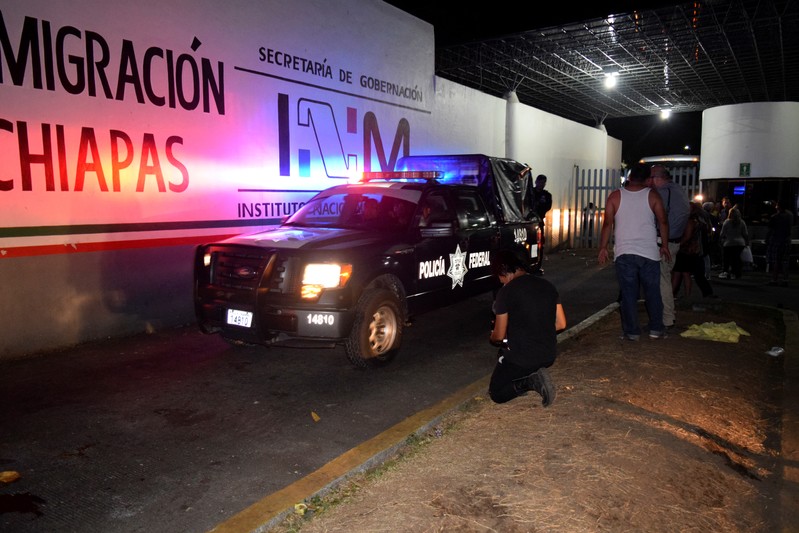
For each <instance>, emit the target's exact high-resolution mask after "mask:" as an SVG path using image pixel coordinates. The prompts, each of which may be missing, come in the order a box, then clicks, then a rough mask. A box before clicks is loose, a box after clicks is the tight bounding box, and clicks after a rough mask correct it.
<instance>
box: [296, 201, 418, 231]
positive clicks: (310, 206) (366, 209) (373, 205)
mask: <svg viewBox="0 0 799 533" xmlns="http://www.w3.org/2000/svg"><path fill="white" fill-rule="evenodd" d="M416 208H417V205H416V204H415V203H413V202H410V201H408V200H404V199H401V198H396V197H393V196H388V195H384V194H380V193H341V194H333V195H330V196H325V197H316V198H314V199H312V200H311V201H309V202H308V203H307V204H305V205H304V206H302V207H301V208H300V209H299V210H298V211H297V212H296V213H294V214H293V215H292V216H291V217H290V218H289V219H288V220H287V221H286V222H285V224H284V225H287V226H298V227H326V228H349V229H363V230H371V231H386V232H394V231H404V230H406V229H408V226H409V225H410V222H411V219H412V218H413V216H414V214H415V213H416Z"/></svg>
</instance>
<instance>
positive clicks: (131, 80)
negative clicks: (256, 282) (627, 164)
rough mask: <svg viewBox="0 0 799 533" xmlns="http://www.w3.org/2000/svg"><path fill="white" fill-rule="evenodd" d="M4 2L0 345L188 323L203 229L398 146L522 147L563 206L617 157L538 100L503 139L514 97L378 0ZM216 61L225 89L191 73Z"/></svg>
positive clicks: (605, 142) (249, 214) (266, 208)
mask: <svg viewBox="0 0 799 533" xmlns="http://www.w3.org/2000/svg"><path fill="white" fill-rule="evenodd" d="M0 15H2V26H0V46H1V47H2V50H0V57H2V58H3V59H2V61H0V202H2V203H1V204H0V205H2V209H0V279H3V284H2V287H0V316H2V320H1V321H0V357H17V356H20V355H23V354H27V353H31V352H36V351H40V350H44V349H52V348H59V347H61V346H64V345H71V344H75V343H80V342H84V341H89V340H95V339H101V338H106V337H109V336H118V335H124V334H130V333H137V332H142V331H151V330H154V329H159V328H163V327H169V326H173V325H176V324H183V323H190V322H192V321H193V318H194V317H193V303H192V252H193V248H194V246H195V245H196V244H198V243H200V242H203V241H206V240H212V239H217V238H220V237H222V236H226V235H231V234H235V233H242V232H248V231H253V230H255V229H258V228H259V227H261V226H264V225H269V224H273V223H275V222H277V221H278V220H279V219H280V218H281V217H282V216H283V215H285V214H288V213H290V212H292V211H293V210H294V209H296V208H297V206H298V205H300V204H301V202H303V201H304V200H306V199H307V198H309V197H310V196H311V195H312V194H313V193H314V192H315V191H316V190H319V189H322V188H326V187H329V186H331V185H334V184H336V183H341V181H342V180H347V179H350V178H353V177H355V176H357V175H358V174H359V173H360V172H361V171H363V170H364V169H369V168H371V169H372V170H376V169H381V168H382V169H387V168H386V167H390V166H391V163H392V161H393V158H394V157H397V156H401V155H402V154H403V153H404V152H405V151H407V152H409V153H411V154H433V153H485V154H488V155H495V156H510V154H508V153H507V148H506V147H507V146H512V147H514V152H515V155H514V157H516V158H517V159H519V160H520V161H523V162H526V163H529V164H531V165H532V166H533V169H534V172H535V173H544V174H547V175H548V176H549V188H550V190H552V192H553V195H554V196H555V201H556V205H557V206H558V209H561V208H562V207H561V206H565V205H566V204H567V203H568V201H569V199H570V198H571V196H570V195H569V193H568V191H569V186H570V183H571V175H572V170H573V168H574V166H575V165H578V166H581V167H592V168H593V167H599V168H604V167H606V166H611V167H618V165H619V164H620V159H621V158H620V148H619V149H618V150H616V149H615V148H613V147H614V146H615V144H616V143H615V142H614V141H613V140H612V139H608V138H607V136H606V135H605V134H604V133H602V132H600V131H599V130H595V129H592V128H588V127H586V126H581V125H579V124H576V123H573V122H570V121H567V120H564V119H561V118H558V117H555V116H553V115H549V114H547V113H544V112H541V111H539V110H536V109H532V108H529V107H526V106H519V107H518V110H517V113H516V118H518V119H520V120H521V122H518V123H517V126H516V127H518V132H519V135H518V137H515V136H514V137H511V138H508V136H507V131H506V126H507V123H506V101H505V100H504V99H501V98H495V97H490V96H487V95H485V94H482V93H480V92H478V91H474V90H471V89H467V88H465V87H462V86H459V85H457V84H454V83H452V82H450V81H447V80H443V79H440V78H436V77H435V74H434V34H433V28H432V27H431V26H430V25H429V24H427V23H425V22H423V21H421V20H418V19H416V18H414V17H412V16H410V15H407V14H406V13H403V12H401V11H399V10H398V9H396V8H394V7H392V6H389V5H388V4H385V3H383V2H380V1H377V0H338V1H337V2H326V1H324V0H303V1H302V2H295V1H291V0H262V1H259V2H253V1H250V0H228V1H227V2H216V1H213V0H173V1H171V2H168V3H163V2H160V1H159V0H140V1H138V2H124V1H122V0H73V1H71V2H52V1H50V0H27V1H25V2H2V1H0ZM62 45H63V48H62ZM9 58H13V60H9ZM289 60H290V61H289ZM195 69H196V70H195ZM209 73H210V78H211V79H212V81H213V82H214V83H215V84H217V85H218V87H217V89H218V93H219V94H218V95H217V96H216V97H215V96H214V95H213V94H209V93H204V92H203V89H204V88H206V87H208V86H206V85H205V84H203V83H200V84H199V85H197V86H194V85H193V82H194V81H195V79H204V77H205V76H207V75H209ZM176 80H180V82H181V83H182V85H181V83H177V81H176ZM362 80H365V81H366V82H365V83H362ZM180 97H183V99H184V101H183V102H181V100H180ZM194 98H196V100H197V104H198V105H195V103H194V102H193V101H192V99H194ZM204 106H205V107H204ZM608 154H611V155H608ZM609 159H615V161H610V160H609Z"/></svg>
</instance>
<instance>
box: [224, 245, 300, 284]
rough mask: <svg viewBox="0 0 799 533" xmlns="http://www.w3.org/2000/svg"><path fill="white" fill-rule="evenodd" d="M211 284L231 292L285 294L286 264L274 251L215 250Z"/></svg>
mask: <svg viewBox="0 0 799 533" xmlns="http://www.w3.org/2000/svg"><path fill="white" fill-rule="evenodd" d="M212 255H213V260H212V267H211V268H212V270H211V283H212V284H214V285H216V286H219V287H225V288H229V289H236V290H244V291H256V290H257V289H258V288H259V287H263V288H266V289H268V290H270V291H274V292H283V287H284V283H283V281H284V278H285V270H286V268H285V264H284V263H285V261H282V260H281V259H280V258H279V256H278V254H277V252H275V251H273V250H240V249H217V250H212Z"/></svg>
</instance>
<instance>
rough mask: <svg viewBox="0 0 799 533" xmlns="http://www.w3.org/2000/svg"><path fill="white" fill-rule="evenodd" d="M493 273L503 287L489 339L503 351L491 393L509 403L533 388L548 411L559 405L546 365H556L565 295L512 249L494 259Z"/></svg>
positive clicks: (564, 321)
mask: <svg viewBox="0 0 799 533" xmlns="http://www.w3.org/2000/svg"><path fill="white" fill-rule="evenodd" d="M491 270H492V272H493V274H494V275H495V276H497V278H499V281H500V282H502V287H501V288H500V289H499V292H497V296H496V299H495V300H494V314H495V315H496V318H495V320H494V329H493V331H492V332H491V337H490V341H491V344H493V345H495V346H501V348H500V350H499V354H498V360H497V365H496V367H495V368H494V373H493V374H492V375H491V383H490V384H489V386H488V394H489V396H490V397H491V399H492V400H493V401H494V402H496V403H505V402H508V401H510V400H512V399H514V398H516V397H517V396H521V395H522V394H524V393H526V392H527V391H531V390H534V391H536V392H537V393H539V394H540V395H541V398H542V404H543V406H544V407H549V406H550V405H551V404H552V402H553V401H555V386H554V385H553V383H552V378H551V377H550V375H549V371H548V370H547V367H549V366H552V363H554V362H555V357H556V355H557V344H558V340H557V332H558V331H560V330H563V329H565V328H566V314H565V313H564V311H563V306H562V305H561V304H560V295H559V294H558V291H557V289H555V286H554V285H552V283H550V282H549V281H547V280H545V279H543V278H541V277H538V276H531V275H529V274H528V273H527V271H526V270H525V268H524V265H523V263H522V261H521V260H520V259H519V257H518V256H517V255H516V254H515V253H513V252H512V251H510V250H503V251H500V252H497V253H496V254H493V255H492V257H491Z"/></svg>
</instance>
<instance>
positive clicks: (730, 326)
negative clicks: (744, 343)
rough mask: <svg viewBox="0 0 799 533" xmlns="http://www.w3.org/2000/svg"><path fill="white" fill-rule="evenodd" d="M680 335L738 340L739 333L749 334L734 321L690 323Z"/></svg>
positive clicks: (729, 340)
mask: <svg viewBox="0 0 799 533" xmlns="http://www.w3.org/2000/svg"><path fill="white" fill-rule="evenodd" d="M680 335H681V336H682V337H688V338H691V339H703V340H708V341H718V342H738V339H739V338H740V337H741V335H746V336H749V333H748V332H747V331H745V330H744V329H741V328H740V327H738V325H737V324H736V323H735V322H726V323H724V324H716V323H715V322H705V323H704V324H692V325H691V326H690V327H689V328H688V329H686V330H685V331H683V332H682V333H680Z"/></svg>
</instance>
